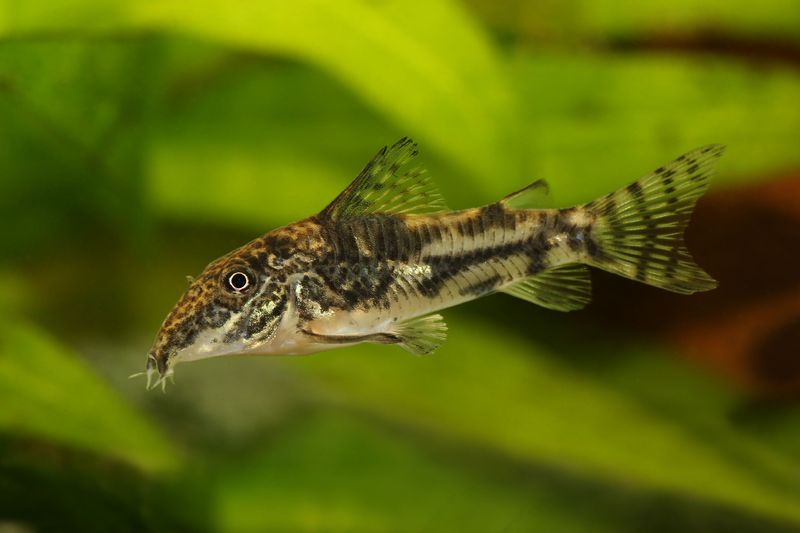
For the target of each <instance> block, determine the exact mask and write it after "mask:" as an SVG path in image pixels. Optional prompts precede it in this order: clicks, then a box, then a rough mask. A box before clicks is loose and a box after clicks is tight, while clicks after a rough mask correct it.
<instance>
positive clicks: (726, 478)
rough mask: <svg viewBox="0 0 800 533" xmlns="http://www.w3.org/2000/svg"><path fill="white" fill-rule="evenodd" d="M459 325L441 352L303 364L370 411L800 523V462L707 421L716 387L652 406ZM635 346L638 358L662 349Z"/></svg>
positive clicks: (340, 355) (524, 346)
mask: <svg viewBox="0 0 800 533" xmlns="http://www.w3.org/2000/svg"><path fill="white" fill-rule="evenodd" d="M459 322H461V323H460V324H459ZM449 324H450V326H451V328H450V336H449V339H448V342H447V343H446V344H445V346H444V347H443V348H442V349H441V350H440V352H438V353H437V354H436V355H434V356H432V357H428V358H424V359H418V358H409V357H404V354H402V353H399V351H397V350H395V351H394V353H392V352H391V351H390V350H388V349H384V350H379V349H375V348H370V347H364V348H361V349H354V350H350V351H341V352H336V355H327V356H326V357H317V358H310V359H308V360H303V361H298V362H296V363H295V364H296V365H297V366H299V367H301V368H303V369H304V370H305V371H307V372H309V373H310V374H311V375H316V376H320V377H322V378H324V380H325V382H326V383H328V384H332V385H334V386H336V387H337V389H338V390H339V391H340V393H341V394H342V395H343V396H344V397H345V398H349V401H351V402H353V404H354V405H358V406H359V408H361V409H368V410H370V411H373V412H375V413H379V414H381V415H383V416H386V417H388V418H391V419H393V420H399V421H404V422H405V423H407V424H411V425H413V426H416V427H422V428H425V429H426V430H427V431H433V432H442V433H445V434H448V435H452V436H454V437H455V438H458V439H462V440H466V441H472V442H474V443H476V444H478V445H480V446H488V447H491V448H493V449H496V450H498V451H499V452H502V453H504V454H508V455H509V456H511V457H514V458H517V459H519V460H523V461H529V462H531V463H532V464H546V465H549V466H551V467H556V468H559V469H565V470H578V471H580V472H584V473H589V474H591V475H596V476H599V477H601V478H606V479H614V480H617V481H618V482H622V483H626V484H631V485H633V486H636V487H640V488H642V489H648V490H653V489H655V490H668V491H673V492H675V493H680V494H683V495H685V496H687V497H693V498H698V499H700V500H703V501H712V502H719V503H724V504H728V505H731V506H737V507H742V508H746V509H751V510H752V511H754V512H760V513H764V514H767V515H772V516H776V517H782V518H784V519H791V520H794V521H800V510H798V508H797V506H796V505H795V503H796V496H797V490H798V487H797V480H796V478H795V475H794V472H797V469H798V467H799V466H800V465H798V464H797V462H796V460H794V459H793V458H791V457H789V456H786V455H784V454H782V453H779V452H777V451H775V450H774V449H772V448H770V447H768V446H765V445H764V444H763V443H761V442H759V441H757V440H755V439H752V438H751V437H750V436H749V435H747V433H745V432H739V431H736V430H735V429H734V428H732V427H730V426H729V425H727V424H726V423H725V419H724V418H723V417H724V411H721V412H717V413H715V414H714V415H713V416H707V417H705V418H703V417H700V419H697V413H696V411H697V410H703V409H706V410H707V409H708V406H709V405H714V404H720V402H722V403H727V400H725V396H724V395H720V394H719V393H718V392H716V391H715V390H714V389H713V388H711V387H708V386H707V385H708V384H704V385H706V386H705V387H697V388H696V390H692V389H689V390H688V391H684V392H686V393H688V394H689V395H690V396H689V398H692V400H683V401H684V402H685V403H684V404H683V405H680V404H679V405H678V406H677V407H675V406H673V407H672V408H671V409H665V408H663V407H659V408H656V406H657V405H659V403H662V404H663V400H664V399H663V398H661V399H660V400H659V402H656V403H653V398H652V397H651V398H650V399H649V400H647V397H646V396H645V400H647V401H643V398H642V397H637V396H639V395H631V394H629V393H626V391H625V387H621V386H620V384H619V383H604V382H603V381H602V380H595V379H593V378H592V377H590V375H586V374H582V373H580V372H577V371H575V370H572V369H570V368H567V367H565V366H563V365H560V364H558V363H556V362H554V361H555V360H557V359H558V357H557V353H553V352H551V351H550V350H547V349H544V348H542V347H541V346H538V347H537V346H536V344H535V343H534V342H533V341H532V340H530V339H526V341H522V340H521V339H519V338H514V337H513V336H511V335H509V334H508V333H507V332H502V333H498V332H497V331H496V330H494V329H491V328H488V327H486V326H483V325H481V324H480V323H478V322H474V321H466V320H463V321H459V320H452V318H451V319H450V320H449ZM498 347H502V349H498ZM629 350H630V351H629V353H631V354H632V356H635V357H638V358H642V357H645V358H647V357H648V356H647V355H646V354H647V353H650V354H652V353H653V352H654V350H653V349H652V348H647V349H646V350H638V349H635V348H633V349H631V348H629ZM620 351H621V350H620V348H619V344H618V343H617V345H616V352H617V353H619V352H620ZM655 353H658V351H657V350H655ZM598 357H602V352H598ZM649 357H652V355H650V356H649ZM386 376H391V379H386ZM650 377H651V378H653V379H651V380H650V381H649V383H652V384H657V383H659V380H658V376H650ZM625 382H626V381H624V380H623V383H625ZM678 383H679V386H680V385H684V384H685V383H686V382H685V380H682V381H679V382H678ZM653 386H656V385H653ZM695 393H697V395H696V396H691V395H692V394H695ZM715 398H716V399H715ZM687 403H688V404H689V405H688V406H687V405H686V404H687ZM667 405H669V402H667ZM667 465H668V466H667Z"/></svg>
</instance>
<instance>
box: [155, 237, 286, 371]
mask: <svg viewBox="0 0 800 533" xmlns="http://www.w3.org/2000/svg"><path fill="white" fill-rule="evenodd" d="M287 302H288V291H287V287H286V283H285V280H283V278H281V277H280V276H279V275H278V272H277V271H275V270H274V269H271V268H269V266H267V265H266V264H264V262H263V261H259V260H258V259H257V255H254V254H253V253H252V251H250V250H248V249H246V248H243V249H241V250H240V251H238V252H233V253H231V254H229V255H227V256H225V257H223V258H221V259H218V260H217V261H215V262H213V263H211V264H210V265H208V267H206V269H205V270H204V271H203V273H202V274H201V275H200V276H198V277H197V278H196V279H194V280H193V281H192V282H191V284H190V286H189V288H188V290H187V291H186V292H185V293H184V294H183V296H182V297H181V298H180V300H179V301H178V303H177V304H175V306H174V307H173V308H172V310H171V311H170V313H169V314H168V315H167V317H166V319H165V320H164V322H163V324H162V325H161V328H160V330H159V332H158V334H157V336H156V339H155V342H154V343H153V347H152V349H151V350H150V353H149V354H148V358H147V367H146V374H147V377H148V382H149V381H150V378H151V377H152V375H153V374H154V373H157V374H158V380H157V382H156V383H162V386H163V384H164V383H165V381H164V380H165V379H166V378H167V377H170V376H171V375H172V373H173V371H174V367H175V365H176V364H178V363H179V362H184V361H194V360H198V359H206V358H209V357H218V356H222V355H235V354H248V353H269V349H268V348H267V347H268V345H269V343H270V340H271V339H272V337H274V335H275V332H276V331H277V329H278V327H279V325H280V323H281V320H282V317H283V315H284V314H285V311H286V309H287V307H288V306H287Z"/></svg>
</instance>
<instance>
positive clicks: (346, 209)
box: [320, 137, 447, 219]
mask: <svg viewBox="0 0 800 533" xmlns="http://www.w3.org/2000/svg"><path fill="white" fill-rule="evenodd" d="M416 155H417V145H416V143H414V141H412V140H411V139H409V138H408V137H404V138H402V139H400V140H399V141H397V142H396V143H395V144H394V145H393V146H392V147H391V148H388V149H387V148H386V147H385V146H384V147H383V148H382V149H381V150H380V151H379V152H378V153H377V154H376V155H375V157H373V158H372V160H371V161H370V162H369V163H367V166H365V167H364V170H362V171H361V173H360V174H359V175H358V176H357V177H356V179H354V180H353V181H352V183H350V185H348V186H347V188H346V189H345V190H344V191H342V193H341V194H339V196H337V197H336V199H335V200H334V201H333V202H331V203H330V204H329V205H328V207H326V208H325V209H323V210H322V213H320V215H321V216H327V217H330V218H333V219H342V218H347V217H352V216H358V215H367V214H371V213H387V214H390V213H391V214H403V213H405V214H424V213H440V212H442V211H446V210H447V206H446V205H445V202H444V199H443V198H442V195H441V194H440V193H439V191H438V189H437V188H436V185H434V183H433V181H432V180H431V179H430V177H429V176H428V175H427V174H425V170H424V169H421V168H414V169H410V170H406V169H404V168H403V166H404V165H405V164H406V163H408V162H409V161H410V160H411V159H413V158H414V156H416Z"/></svg>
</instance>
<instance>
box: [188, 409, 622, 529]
mask: <svg viewBox="0 0 800 533" xmlns="http://www.w3.org/2000/svg"><path fill="white" fill-rule="evenodd" d="M419 444H420V443H419V442H415V441H414V439H413V437H412V438H410V437H409V436H408V435H403V434H402V433H401V434H397V433H395V434H392V433H391V432H389V431H387V430H386V429H382V428H378V427H375V425H374V424H372V425H368V424H365V423H364V422H363V421H359V420H353V419H352V418H350V417H344V416H341V415H339V416H331V415H327V416H322V415H315V416H311V417H310V418H307V419H306V420H304V421H302V422H300V423H298V424H292V425H290V426H289V427H287V428H285V429H284V430H283V431H281V432H279V433H277V434H276V435H275V436H274V437H273V438H272V439H271V441H270V445H269V446H268V447H266V448H264V449H262V450H257V451H255V452H254V453H250V454H247V455H244V456H242V457H239V458H237V459H236V460H233V461H231V462H230V463H228V464H225V465H222V467H221V468H220V472H219V473H218V474H217V475H216V476H215V477H214V479H213V481H210V482H209V481H205V480H198V481H197V483H205V484H206V485H210V486H212V487H213V492H214V494H215V495H216V498H215V499H216V517H217V527H218V528H219V529H220V530H223V531H320V530H325V531H347V532H357V531H364V532H380V531H493V530H506V529H510V530H512V531H529V530H534V529H542V530H547V531H559V532H567V531H586V529H587V528H589V527H590V526H591V525H592V524H593V523H594V524H595V525H596V526H597V527H592V528H591V529H592V530H593V531H621V530H624V528H623V529H621V528H620V526H621V525H622V524H620V523H619V522H620V520H619V518H618V517H615V516H614V514H615V511H617V512H618V510H616V509H614V510H612V509H610V508H608V507H607V508H605V509H600V508H598V507H597V506H595V505H593V504H591V503H589V504H588V505H587V504H586V503H585V502H584V503H580V502H573V501H570V500H569V497H570V496H577V495H575V494H570V492H569V491H568V490H564V491H562V492H558V491H557V492H556V493H555V494H554V493H553V487H552V486H546V483H542V482H541V480H539V482H537V481H535V476H533V475H531V476H530V477H529V476H527V475H524V474H517V475H516V476H513V477H512V478H510V479H504V480H500V479H496V478H493V477H492V476H490V475H486V473H485V472H483V471H482V470H481V468H480V467H478V468H475V467H474V466H475V465H474V464H473V465H472V466H473V468H472V469H471V470H470V469H464V468H459V467H460V466H462V467H463V465H461V464H460V461H459V459H458V458H453V457H450V458H447V457H446V455H445V454H446V453H447V452H446V451H442V450H432V449H426V448H425V447H423V446H420V445H419ZM531 479H533V480H531ZM562 488H563V487H562ZM576 505H577V507H579V508H580V509H581V512H580V513H576V512H574V510H575V507H576ZM615 524H616V525H615Z"/></svg>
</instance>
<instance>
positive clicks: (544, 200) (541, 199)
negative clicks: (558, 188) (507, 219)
mask: <svg viewBox="0 0 800 533" xmlns="http://www.w3.org/2000/svg"><path fill="white" fill-rule="evenodd" d="M550 203H551V200H550V186H549V185H548V184H547V182H546V181H544V180H536V181H534V182H533V183H531V184H529V185H526V186H525V187H523V188H521V189H520V190H518V191H514V192H512V193H511V194H509V195H506V196H505V197H504V198H503V199H502V200H500V204H501V205H502V206H503V207H507V208H510V209H543V208H545V207H552V206H551V205H550Z"/></svg>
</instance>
